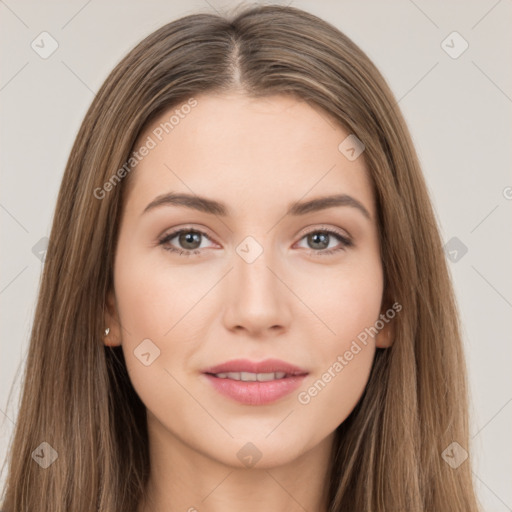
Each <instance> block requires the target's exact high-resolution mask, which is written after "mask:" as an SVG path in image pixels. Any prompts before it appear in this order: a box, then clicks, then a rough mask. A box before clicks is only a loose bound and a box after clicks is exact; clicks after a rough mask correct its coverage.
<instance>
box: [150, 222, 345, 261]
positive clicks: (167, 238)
mask: <svg viewBox="0 0 512 512" xmlns="http://www.w3.org/2000/svg"><path fill="white" fill-rule="evenodd" d="M181 233H199V234H201V235H202V236H204V237H206V238H207V239H208V240H210V241H213V240H211V238H210V237H209V236H208V235H207V234H206V233H205V232H204V231H201V230H200V229H195V228H194V229H192V228H182V229H178V230H176V231H173V232H172V233H168V234H166V235H164V236H163V237H162V238H161V239H160V240H159V241H158V244H159V245H161V246H162V248H163V249H164V250H166V251H169V252H173V253H177V254H178V255H179V256H199V255H200V254H201V250H200V249H177V248H176V247H172V246H170V245H167V244H168V243H169V241H170V240H172V239H173V238H175V237H176V236H177V235H180V234H181ZM313 233H324V234H329V235H332V236H334V237H335V238H337V239H338V240H339V241H340V242H341V244H342V246H341V247H338V248H335V249H322V250H319V251H315V250H313V249H310V250H308V253H309V254H310V255H313V256H322V257H323V256H329V255H331V254H334V253H337V252H339V251H344V250H345V249H346V248H348V247H352V246H353V245H354V244H353V242H352V240H350V239H349V238H347V237H346V236H344V235H342V234H341V233H339V232H338V231H335V230H333V229H331V228H322V229H314V230H311V231H308V232H307V233H304V234H303V235H302V237H301V238H300V240H302V239H303V238H305V237H306V236H308V235H311V234H313Z"/></svg>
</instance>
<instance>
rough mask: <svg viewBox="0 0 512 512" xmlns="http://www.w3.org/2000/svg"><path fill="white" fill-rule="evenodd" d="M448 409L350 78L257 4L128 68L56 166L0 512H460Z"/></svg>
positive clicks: (427, 287) (465, 466)
mask: <svg viewBox="0 0 512 512" xmlns="http://www.w3.org/2000/svg"><path fill="white" fill-rule="evenodd" d="M466 400H467V397H466V381H465V365H464V357H463V353H462V346H461V339H460V334H459V327H458V319H457V312H456V308H455V304H454V298H453V291H452V287H451V284H450V280H449V277H448V273H447V268H446V263H445V259H444V256H443V251H442V247H441V241H440V236H439V233H438V229H437V226H436V221H435V217H434V215H433V212H432V208H431V205H430V201H429V198H428V194H427V191H426V187H425V183H424V179H423V177H422V174H421V169H420V166H419V163H418V159H417V156H416V153H415V150H414V148H413V145H412V142H411V138H410V135H409V132H408V130H407V127H406V125H405V122H404V120H403V117H402V116H401V114H400V112H399V110H398V108H397V105H396V101H395V100H394V97H393V95H392V93H391V91H390V89H389V87H388V86H387V84H386V82H385V81H384V79H383V78H382V76H381V75H380V73H379V72H378V71H377V69H376V68H375V66H374V65H373V64H372V63H371V62H370V60H369V59H368V57H367V56H366V55H365V54H364V53H363V52H362V51H361V50H360V49H359V48H358V47H357V46H356V45H355V44H354V43H353V42H352V41H350V40H349V39H348V38H347V37H346V36H345V35H344V34H342V33H340V32H339V31H338V30H337V29H335V28H334V27H333V26H331V25H329V24H328V23H326V22H324V21H322V20H320V19H318V18H316V17H315V16H312V15H310V14H308V13H306V12H303V11H301V10H298V9H295V8H290V7H279V6H265V7H252V8H248V9H246V10H245V11H242V12H241V13H239V14H237V15H236V16H234V17H233V18H231V19H225V18H223V17H220V16H215V15H206V14H201V15H191V16H187V17H185V18H182V19H180V20H177V21H175V22H172V23H169V24H167V25H165V26H163V27H162V28H160V29H159V30H157V31H156V32H154V33H153V34H151V35H149V36H148V37H147V38H146V39H145V40H144V41H142V42H141V43H140V44H139V45H138V46H137V47H135V48H134V49H133V50H132V51H131V52H130V53H129V54H128V55H127V56H126V57H125V58H124V59H123V60H122V61H121V62H120V63H119V64H118V65H117V66H116V68H115V69H114V70H113V72H112V73H111V74H110V76H109V77H108V78H107V80H106V82H105V84H104V85H103V86H102V88H101V89H100V91H99V93H98V94H97V96H96V98H95V99H94V101H93V104H92V105H91V107H90V109H89V111H88V113H87V115H86V117H85V119H84V122H83V124H82V126H81V129H80V131H79V133H78V136H77V138H76V141H75V144H74V146H73V149H72V151H71V155H70V158H69V161H68V164H67V167H66V171H65V174H64V178H63V181H62V185H61V190H60V194H59V198H58V202H57V207H56V214H55V218H54V223H53V227H52V232H51V237H50V244H49V248H48V253H47V257H46V263H45V268H44V274H43V280H42V284H41V290H40V295H39V301H38V306H37V311H36V314H35V320H34V326H33V331H32V338H31V344H30V350H29V356H28V361H27V377H26V379H25V384H24V389H23V397H22V404H21V409H20V413H19V416H18V422H17V426H16V432H15V437H14V441H13V444H12V450H11V457H10V460H9V464H10V465H9V475H8V480H7V486H6V489H5V496H4V501H3V507H2V510H4V511H7V512H10V511H17V512H25V511H27V512H28V511H29V510H30V511H31V512H34V511H43V510H52V511H69V510H73V511H74V512H82V511H83V512H85V511H90V510H101V511H123V512H124V511H136V512H145V511H155V512H158V511H161V510H171V511H174V510H190V511H192V510H211V511H217V510H223V511H227V510H232V509H233V510H234V509H241V508H243V509H244V510H249V511H252V510H275V511H277V510H287V511H288V510H290V511H291V510H311V511H313V510H315V511H320V512H326V511H329V512H335V511H336V512H337V511H347V510H350V511H358V512H359V511H367V512H370V511H371V512H376V511H387V512H389V511H418V512H420V511H422V512H427V511H428V512H431V511H442V510H450V511H455V510H458V511H461V512H462V511H464V512H467V511H476V510H478V507H477V501H476V498H475V495H474V491H473V486H472V481H471V469H470V459H468V458H467V451H466V450H467V449H468V441H469V440H468V424H467V422H468V420H467V405H466Z"/></svg>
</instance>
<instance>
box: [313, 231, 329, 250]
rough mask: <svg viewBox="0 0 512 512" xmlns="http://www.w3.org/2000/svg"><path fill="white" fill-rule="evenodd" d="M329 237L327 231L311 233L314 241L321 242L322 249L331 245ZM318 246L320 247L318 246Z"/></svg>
mask: <svg viewBox="0 0 512 512" xmlns="http://www.w3.org/2000/svg"><path fill="white" fill-rule="evenodd" d="M328 238H329V235H328V234H327V233H314V234H313V235H310V240H312V241H313V243H320V245H321V247H320V249H325V248H326V247H327V246H328V245H329V241H328ZM316 248H317V249H318V247H316Z"/></svg>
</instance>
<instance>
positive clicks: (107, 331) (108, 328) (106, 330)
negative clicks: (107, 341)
mask: <svg viewBox="0 0 512 512" xmlns="http://www.w3.org/2000/svg"><path fill="white" fill-rule="evenodd" d="M109 332H110V327H107V328H106V329H105V336H108V333H109Z"/></svg>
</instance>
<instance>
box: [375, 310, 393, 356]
mask: <svg viewBox="0 0 512 512" xmlns="http://www.w3.org/2000/svg"><path fill="white" fill-rule="evenodd" d="M388 311H389V310H388ZM392 311H393V310H392ZM393 313H394V311H393ZM394 316H395V315H394V314H393V317H394ZM379 320H380V322H382V323H383V324H384V327H383V328H382V329H380V330H379V332H378V333H377V335H376V336H375V345H376V346H377V347H378V348H389V347H391V345H393V341H394V340H395V321H394V319H393V318H389V316H388V315H387V311H386V310H385V311H384V312H383V313H381V314H380V316H379ZM379 325H380V323H379Z"/></svg>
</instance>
